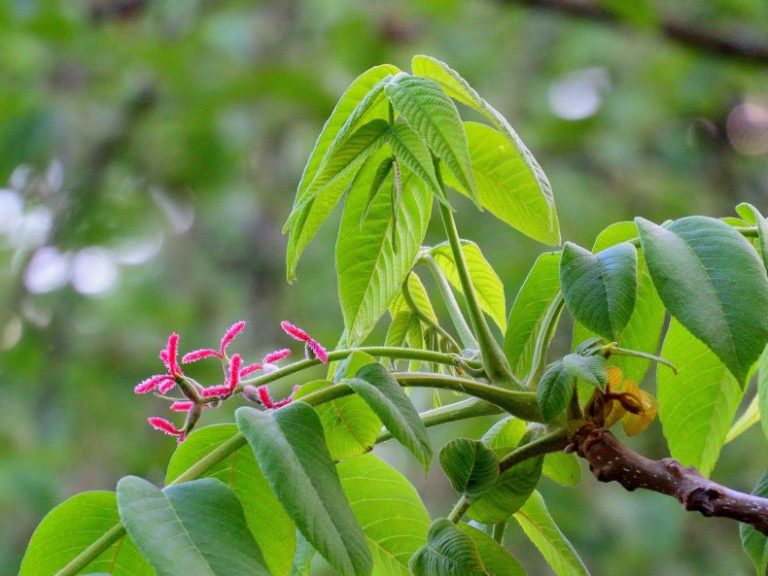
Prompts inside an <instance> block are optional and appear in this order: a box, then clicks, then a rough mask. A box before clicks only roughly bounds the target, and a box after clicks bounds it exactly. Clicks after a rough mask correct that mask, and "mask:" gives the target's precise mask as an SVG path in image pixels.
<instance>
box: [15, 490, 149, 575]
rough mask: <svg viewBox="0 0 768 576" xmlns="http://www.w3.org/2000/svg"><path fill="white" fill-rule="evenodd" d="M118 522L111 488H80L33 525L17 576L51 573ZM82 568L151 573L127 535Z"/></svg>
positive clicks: (94, 570)
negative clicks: (91, 490) (35, 526)
mask: <svg viewBox="0 0 768 576" xmlns="http://www.w3.org/2000/svg"><path fill="white" fill-rule="evenodd" d="M119 522H120V517H119V516H118V514H117V500H116V498H115V493H114V492H82V493H80V494H77V495H75V496H73V497H72V498H70V499H69V500H66V501H64V502H62V503H61V504H59V505H58V506H56V508H54V509H53V510H51V511H50V512H48V514H46V516H45V518H43V519H42V521H41V522H40V524H39V525H38V526H37V528H35V532H34V533H33V534H32V538H31V539H30V540H29V544H28V545H27V551H26V553H25V554H24V558H23V560H22V561H21V569H20V571H19V576H51V574H57V573H58V572H59V570H61V569H62V568H63V567H64V566H66V565H67V564H68V563H69V562H71V561H72V560H74V559H75V558H76V557H77V555H78V554H80V553H81V552H82V551H83V550H85V549H86V548H87V547H88V546H90V545H91V544H93V543H94V542H95V541H96V540H97V539H98V538H100V537H101V536H102V535H103V534H105V533H106V532H107V531H108V530H109V529H110V528H112V527H113V526H115V525H116V524H118V523H119ZM83 570H86V571H91V572H99V571H101V572H106V571H109V572H110V573H111V574H112V575H113V576H151V575H152V574H154V573H155V572H154V570H153V569H152V568H151V567H150V565H149V564H147V561H146V560H144V558H143V557H142V555H141V554H140V553H139V551H138V550H137V549H136V546H134V544H133V542H132V541H131V539H130V538H129V537H128V536H127V535H126V536H123V537H121V538H120V539H119V540H118V541H117V542H115V543H114V544H112V546H110V547H109V548H107V549H106V550H105V551H104V552H102V553H101V554H99V556H97V557H96V558H95V559H94V560H93V561H92V562H90V563H89V564H88V565H87V566H86V567H84V568H83Z"/></svg>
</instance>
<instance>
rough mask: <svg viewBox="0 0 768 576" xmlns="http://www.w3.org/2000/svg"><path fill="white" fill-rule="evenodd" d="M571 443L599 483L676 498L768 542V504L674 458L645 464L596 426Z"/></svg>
mask: <svg viewBox="0 0 768 576" xmlns="http://www.w3.org/2000/svg"><path fill="white" fill-rule="evenodd" d="M571 441H572V443H571V445H570V446H569V447H568V449H570V450H575V451H576V453H577V454H578V455H579V456H581V457H582V458H584V459H585V460H586V461H587V462H589V469H590V470H591V471H592V473H593V474H594V475H595V477H596V478H597V479H598V480H599V481H600V482H618V483H619V484H621V485H622V486H623V487H624V488H626V489H627V490H629V491H630V492H631V491H633V490H636V489H637V488H645V489H646V490H652V491H654V492H659V493H661V494H667V495H668V496H674V497H675V498H677V499H678V500H679V501H680V503H681V504H682V505H683V508H685V509H686V510H690V511H698V512H701V514H702V515H704V516H720V517H723V518H731V519H733V520H738V521H739V522H744V523H745V524H751V525H752V526H754V527H755V529H756V530H759V531H760V532H762V533H763V534H765V535H766V536H768V498H760V497H758V496H753V495H752V494H746V493H744V492H739V491H737V490H732V489H730V488H727V487H726V486H723V485H721V484H718V483H717V482H713V481H711V480H708V479H707V478H705V477H704V476H702V475H701V474H699V472H698V471H697V470H696V469H695V468H686V467H685V466H683V465H682V464H680V462H678V461H677V460H675V459H673V458H664V459H662V460H651V459H649V458H646V457H645V456H642V455H641V454H638V453H637V452H635V451H634V450H631V449H630V448H628V447H626V446H624V445H623V444H622V443H621V442H619V441H618V440H617V439H616V437H615V436H614V435H613V434H611V432H610V431H608V430H606V429H604V428H600V427H598V426H595V425H593V424H587V425H586V426H584V427H582V428H581V429H580V430H579V431H578V432H576V434H575V435H574V436H573V437H572V438H571Z"/></svg>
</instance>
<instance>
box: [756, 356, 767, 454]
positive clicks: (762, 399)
mask: <svg viewBox="0 0 768 576" xmlns="http://www.w3.org/2000/svg"><path fill="white" fill-rule="evenodd" d="M757 405H758V409H759V412H760V425H761V426H762V428H763V434H764V435H765V437H766V439H768V348H766V350H764V351H763V353H762V355H761V356H760V361H759V363H758V366H757Z"/></svg>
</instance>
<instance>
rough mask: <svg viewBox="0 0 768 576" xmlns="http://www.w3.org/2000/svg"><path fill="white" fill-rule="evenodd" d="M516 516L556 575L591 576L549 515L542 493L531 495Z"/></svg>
mask: <svg viewBox="0 0 768 576" xmlns="http://www.w3.org/2000/svg"><path fill="white" fill-rule="evenodd" d="M514 518H515V520H517V522H518V524H520V527H521V528H522V529H523V532H525V535H526V536H528V538H529V539H530V541H531V542H533V544H534V546H536V548H538V550H539V552H541V555H542V556H543V557H544V560H546V561H547V564H549V567H550V568H552V571H553V572H554V573H555V574H556V575H557V576H589V571H588V570H587V567H586V566H585V565H584V562H583V561H582V559H581V558H580V557H579V555H578V553H577V552H576V550H575V549H574V547H573V546H572V545H571V543H570V542H569V541H568V539H567V538H566V537H565V536H564V535H563V533H562V532H561V531H560V528H558V526H557V524H556V523H555V521H554V519H553V518H552V516H551V515H550V514H549V510H547V505H546V503H545V502H544V498H542V497H541V494H539V493H538V492H534V493H533V494H531V497H530V498H528V501H527V502H526V503H525V504H524V505H523V506H522V508H520V510H518V511H517V512H515V515H514Z"/></svg>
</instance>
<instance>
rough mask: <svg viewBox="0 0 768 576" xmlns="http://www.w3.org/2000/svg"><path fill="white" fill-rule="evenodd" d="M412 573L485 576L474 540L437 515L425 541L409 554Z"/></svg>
mask: <svg viewBox="0 0 768 576" xmlns="http://www.w3.org/2000/svg"><path fill="white" fill-rule="evenodd" d="M409 568H410V571H411V573H412V574H413V576H487V575H488V573H487V572H486V570H485V566H484V565H483V560H482V559H481V558H480V551H479V550H478V548H477V544H475V541H474V540H473V539H472V538H471V537H470V536H469V535H467V534H465V533H464V532H462V531H461V530H460V529H459V528H458V527H457V526H456V525H455V524H454V523H453V522H451V521H450V520H447V519H445V518H438V519H437V520H435V521H434V522H433V523H432V526H430V527H429V534H428V536H427V544H426V545H425V546H423V547H422V548H420V549H419V551H418V552H416V554H414V556H413V557H412V558H411V561H410V564H409Z"/></svg>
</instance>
